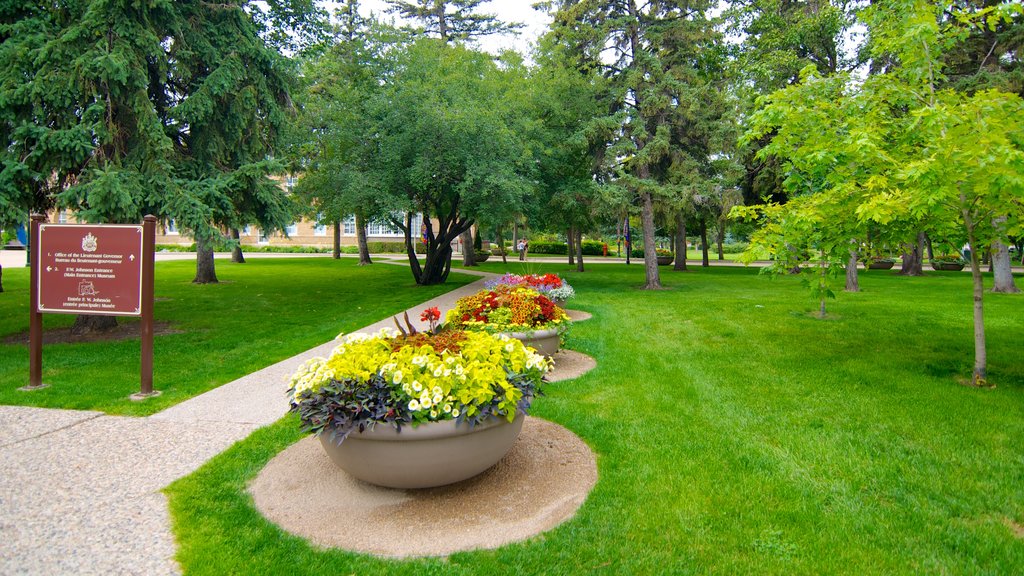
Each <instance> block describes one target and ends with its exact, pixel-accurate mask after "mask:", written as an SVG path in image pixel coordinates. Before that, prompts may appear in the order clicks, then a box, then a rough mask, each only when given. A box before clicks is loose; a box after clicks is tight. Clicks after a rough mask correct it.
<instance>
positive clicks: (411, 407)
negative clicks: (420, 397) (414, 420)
mask: <svg viewBox="0 0 1024 576" xmlns="http://www.w3.org/2000/svg"><path fill="white" fill-rule="evenodd" d="M419 409H420V403H419V402H418V401H417V400H416V399H413V400H411V401H410V402H409V410H412V411H413V412H415V411H417V410H419Z"/></svg>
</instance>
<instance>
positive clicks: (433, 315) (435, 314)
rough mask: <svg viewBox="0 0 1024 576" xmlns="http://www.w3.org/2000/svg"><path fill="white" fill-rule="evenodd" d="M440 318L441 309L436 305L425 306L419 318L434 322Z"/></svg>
mask: <svg viewBox="0 0 1024 576" xmlns="http://www.w3.org/2000/svg"><path fill="white" fill-rule="evenodd" d="M440 319H441V311H440V310H438V309H437V307H436V306H435V307H433V308H427V309H426V310H424V311H423V314H420V320H422V321H424V322H434V321H437V320H440Z"/></svg>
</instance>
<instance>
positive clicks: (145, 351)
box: [132, 214, 160, 400]
mask: <svg viewBox="0 0 1024 576" xmlns="http://www.w3.org/2000/svg"><path fill="white" fill-rule="evenodd" d="M155 241H156V216H153V215H152V214H150V215H147V216H146V217H145V218H143V219H142V246H143V250H142V302H140V309H141V312H142V320H141V322H142V324H141V325H140V326H139V338H140V339H141V340H142V363H141V370H140V379H141V380H142V383H141V387H140V389H139V393H138V394H132V400H142V399H143V398H148V397H149V396H156V395H159V394H160V393H159V392H154V391H153V260H154V249H155V247H156V246H155Z"/></svg>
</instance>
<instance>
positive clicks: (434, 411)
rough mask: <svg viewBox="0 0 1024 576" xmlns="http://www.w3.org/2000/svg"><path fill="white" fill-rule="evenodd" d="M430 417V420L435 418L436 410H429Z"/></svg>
mask: <svg viewBox="0 0 1024 576" xmlns="http://www.w3.org/2000/svg"><path fill="white" fill-rule="evenodd" d="M430 417H431V418H437V410H431V411H430Z"/></svg>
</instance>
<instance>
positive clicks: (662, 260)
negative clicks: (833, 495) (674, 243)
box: [658, 256, 676, 266]
mask: <svg viewBox="0 0 1024 576" xmlns="http://www.w3.org/2000/svg"><path fill="white" fill-rule="evenodd" d="M675 259H676V257H675V256H658V266H668V265H669V264H671V263H672V261H673V260H675Z"/></svg>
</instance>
